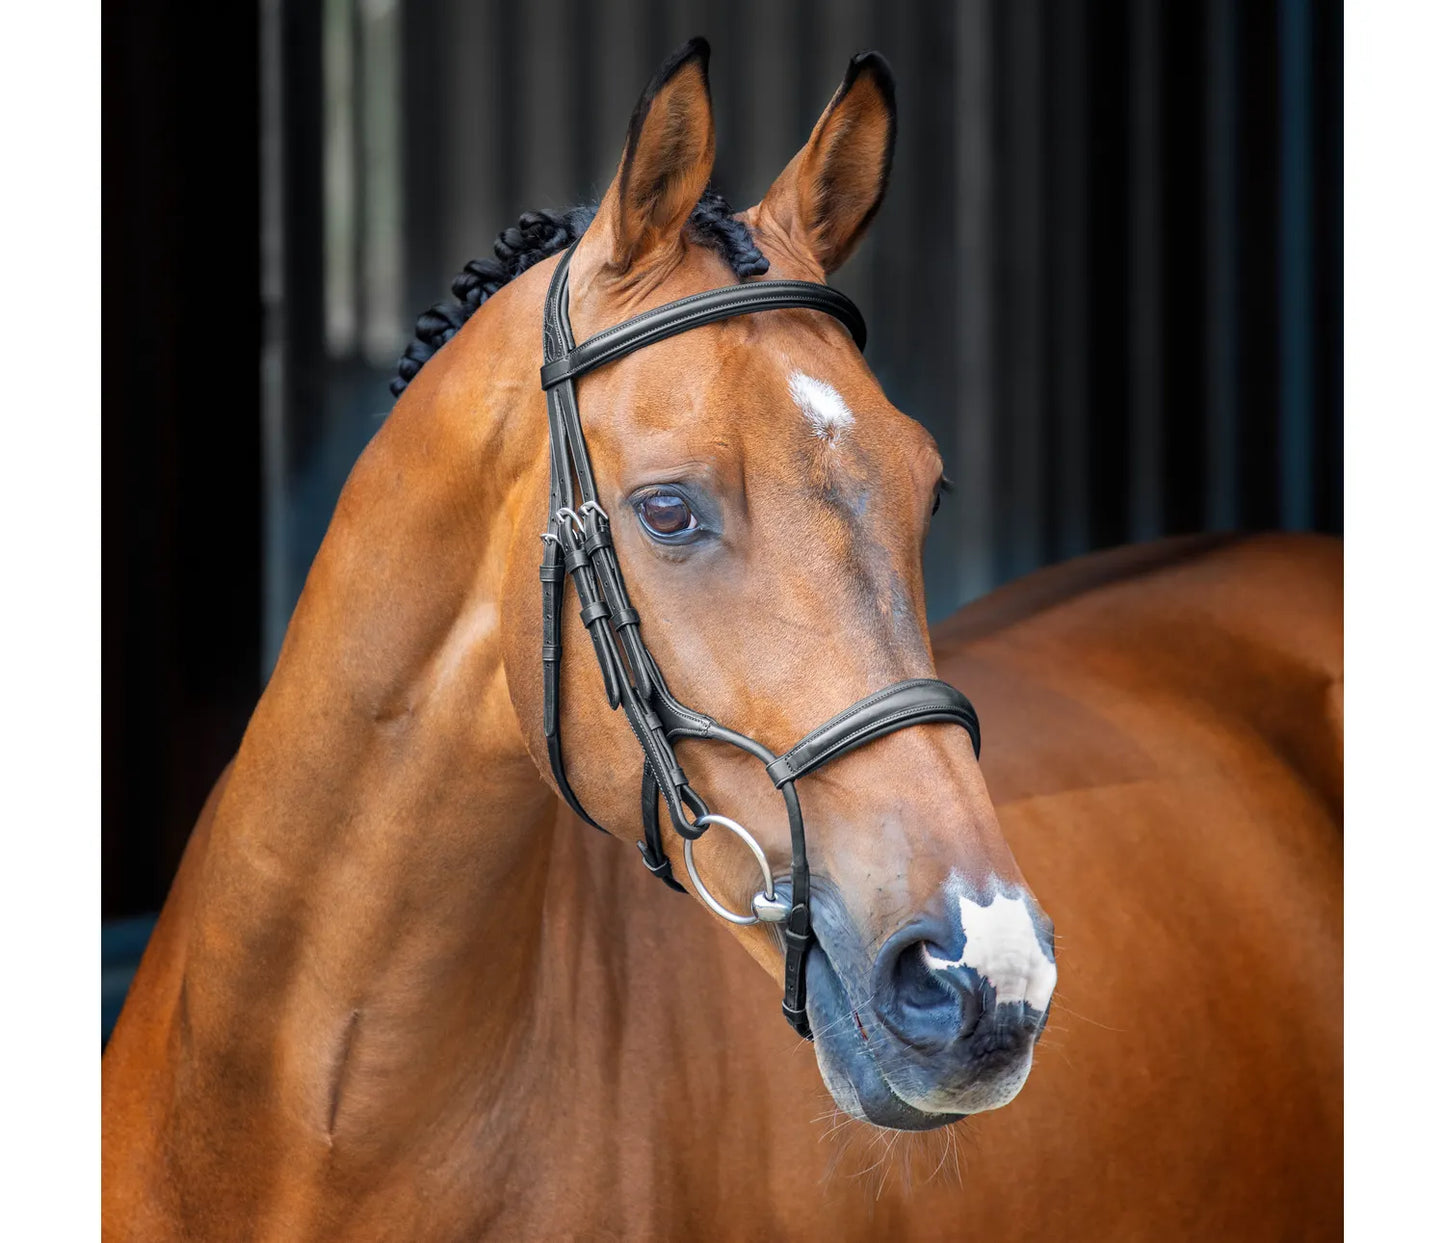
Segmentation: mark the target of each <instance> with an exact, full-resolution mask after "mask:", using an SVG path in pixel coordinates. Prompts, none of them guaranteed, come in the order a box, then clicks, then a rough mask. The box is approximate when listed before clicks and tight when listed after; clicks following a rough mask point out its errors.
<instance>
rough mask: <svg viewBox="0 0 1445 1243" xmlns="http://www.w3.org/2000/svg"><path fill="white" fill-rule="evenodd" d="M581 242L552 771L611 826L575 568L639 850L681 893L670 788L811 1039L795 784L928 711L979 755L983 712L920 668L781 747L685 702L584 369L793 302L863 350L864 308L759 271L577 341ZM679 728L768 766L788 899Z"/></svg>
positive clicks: (569, 388)
mask: <svg viewBox="0 0 1445 1243" xmlns="http://www.w3.org/2000/svg"><path fill="white" fill-rule="evenodd" d="M575 250H576V244H575V243H574V244H573V246H572V247H571V248H570V249H569V250H568V251H567V252H566V254H564V255H563V256H562V259H561V262H559V263H558V265H557V269H556V271H555V272H554V273H553V275H552V283H551V285H550V286H549V288H548V290H547V302H546V306H545V308H544V312H543V318H542V350H543V367H542V388H543V389H544V390H545V391H546V394H547V426H548V432H549V435H550V439H551V475H552V486H551V498H550V517H549V519H548V523H547V530H546V532H545V533H544V534H543V536H542V541H543V544H544V547H545V551H544V553H543V556H542V569H541V577H542V671H543V709H542V722H543V732H544V734H545V736H546V739H547V754H548V758H549V759H550V761H551V765H552V775H553V777H554V778H555V780H556V782H557V789H558V791H559V792H560V793H561V795H562V797H563V798H564V799H565V800H566V801H567V805H568V806H569V807H571V808H572V810H573V811H574V812H576V813H577V815H579V816H580V817H581V818H582V819H583V820H585V821H586V822H587V823H588V824H590V825H592V826H593V827H594V828H598V829H601V828H602V826H601V825H599V824H598V823H597V822H596V821H595V820H593V819H592V817H591V816H589V815H588V814H587V812H586V811H585V810H583V807H582V804H581V803H580V802H579V801H578V799H577V796H576V794H575V793H573V790H572V787H571V785H570V784H569V783H568V781H567V772H566V768H565V766H564V764H563V761H562V737H561V717H560V713H559V691H560V686H561V673H562V602H563V595H564V590H565V580H566V579H567V578H570V579H571V580H572V585H573V587H574V588H575V590H576V593H577V600H578V604H579V605H580V609H581V616H582V624H583V626H584V627H585V628H586V630H587V632H588V634H589V635H590V636H591V638H592V646H593V649H594V651H595V652H596V655H597V664H598V667H599V668H600V670H601V673H602V684H603V687H604V689H605V690H606V692H607V702H608V704H609V706H610V707H612V708H613V709H614V710H615V709H616V708H618V707H619V706H620V707H621V708H622V710H623V712H624V713H625V714H626V716H627V721H628V723H629V724H630V725H631V726H632V732H633V733H634V734H636V736H637V741H638V743H639V744H640V745H641V747H642V754H643V765H642V825H643V840H642V841H640V842H638V843H637V845H638V849H639V850H641V852H642V858H643V861H644V862H645V863H646V865H647V868H648V870H649V871H650V872H651V873H652V874H653V875H654V876H656V877H658V878H659V879H660V880H662V881H663V883H664V884H666V885H668V886H670V887H671V888H673V889H676V890H678V891H679V892H685V890H683V887H682V886H681V885H679V884H678V883H677V880H676V879H675V878H674V876H673V873H672V864H671V862H670V861H669V860H668V857H667V854H666V853H665V851H664V849H663V843H662V828H661V825H660V823H659V814H658V796H659V794H660V795H661V797H662V801H663V802H664V803H665V804H666V806H667V812H668V818H669V819H670V820H671V822H672V827H673V829H674V830H675V831H676V833H677V834H678V836H679V837H681V838H682V839H683V857H684V861H685V863H686V865H687V870H688V874H689V876H690V877H691V879H692V882H693V885H694V887H695V888H696V890H697V892H698V896H699V897H700V898H701V899H702V900H703V902H704V903H706V905H707V906H708V907H709V908H710V909H711V910H713V911H714V912H716V913H717V914H718V915H720V916H722V917H723V918H724V919H727V920H730V921H731V922H733V923H736V924H754V923H758V922H759V921H762V922H766V923H777V924H781V925H782V935H783V945H784V969H783V981H784V983H783V1015H784V1017H786V1018H787V1020H788V1022H789V1024H791V1025H792V1027H793V1029H794V1030H795V1031H796V1032H797V1033H798V1034H799V1035H800V1036H802V1037H804V1038H805V1039H809V1040H811V1039H812V1032H811V1030H810V1028H809V1025H808V1015H807V979H806V974H805V966H806V962H807V955H808V950H809V949H810V948H811V946H812V944H813V939H814V937H813V923H812V909H811V897H810V881H809V875H808V853H807V842H806V840H805V837H804V833H803V812H802V808H801V807H800V806H799V803H798V793H797V790H796V789H795V788H794V783H795V782H796V781H797V780H798V778H800V777H803V776H805V775H806V774H808V773H810V772H813V771H814V770H816V769H818V768H821V767H822V766H823V765H824V764H828V763H830V762H832V761H833V760H836V759H838V758H839V757H840V756H843V755H847V754H848V753H849V752H850V751H853V750H856V749H857V748H858V747H861V746H863V745H864V744H866V743H869V742H872V741H873V740H874V739H875V738H882V737H884V736H885V735H887V734H891V733H894V732H895V731H897V730H900V729H905V728H907V727H908V726H910V725H920V724H923V723H925V722H930V721H935V722H949V723H953V724H956V725H961V726H962V727H963V728H964V729H966V730H967V731H968V733H969V737H970V739H971V740H972V742H973V750H974V755H975V756H977V755H978V753H979V746H980V736H979V725H978V715H977V714H976V713H975V712H974V710H973V705H972V704H970V703H969V701H968V699H967V698H966V697H965V696H964V695H963V694H962V692H960V691H958V690H956V689H954V688H953V687H952V686H950V685H949V684H948V683H946V682H942V681H939V680H937V679H936V678H910V679H907V680H906V681H902V682H895V683H894V684H893V685H891V686H886V687H884V688H883V689H881V690H877V691H874V692H873V693H872V694H870V695H866V696H865V697H864V698H862V699H860V700H859V701H858V702H857V703H855V704H853V705H852V706H851V707H849V708H846V709H844V710H843V711H842V712H840V713H838V715H837V716H834V717H832V718H831V719H830V720H828V721H825V722H824V723H823V724H822V725H820V726H818V728H817V729H815V730H813V731H812V732H811V733H809V734H808V735H807V736H806V737H805V738H803V739H802V740H801V741H800V742H798V743H797V744H796V745H795V746H793V747H792V748H791V749H790V750H788V751H787V752H785V753H784V754H782V755H775V754H774V753H773V752H772V751H770V750H769V749H768V748H767V747H765V746H764V745H763V744H762V743H760V742H758V741H757V740H756V739H753V738H749V737H748V736H747V735H745V734H740V733H738V732H736V731H735V730H731V729H728V728H727V727H726V726H724V725H722V724H720V723H719V722H717V721H715V720H714V719H713V718H712V717H710V716H707V715H706V714H705V713H701V712H697V711H695V710H694V709H692V708H688V707H686V706H684V705H683V704H682V703H680V702H678V700H677V699H676V698H674V697H673V695H672V693H671V692H670V691H669V690H668V688H667V683H666V681H665V680H664V679H663V676H662V672H661V670H660V669H659V668H658V666H657V662H656V661H655V660H654V659H653V657H652V653H651V652H650V651H649V650H648V648H647V644H646V642H645V641H644V640H643V637H642V627H641V619H640V618H639V617H638V614H637V610H636V609H634V608H633V607H632V603H631V601H630V600H629V598H628V595H627V585H626V583H625V582H624V581H623V577H622V569H621V567H620V566H619V565H618V562H617V554H616V551H615V549H614V547H613V543H612V533H611V522H610V519H609V517H608V515H607V512H606V511H605V510H604V509H603V507H602V505H601V504H600V503H599V502H598V499H597V482H596V479H595V478H594V476H593V474H592V464H591V461H590V459H589V458H588V455H587V442H586V440H585V439H584V437H583V435H582V423H581V419H580V416H579V413H578V408H577V391H576V388H575V381H576V380H577V379H578V378H580V377H581V376H583V375H586V374H587V373H588V372H589V371H593V370H595V369H597V368H598V367H603V366H606V365H607V364H608V363H611V362H615V361H616V360H617V359H619V358H622V357H624V356H625V355H627V354H630V353H632V352H633V351H634V350H640V349H642V348H644V347H645V346H648V345H651V344H653V343H654V342H657V341H661V340H664V339H665V338H667V337H671V336H676V335H677V334H678V333H681V332H686V331H688V330H689V329H691V328H697V327H700V326H702V325H703V324H710V323H714V322H716V321H718V320H722V319H729V318H731V317H732V316H735V315H750V314H753V313H755V312H759V311H769V310H778V309H784V308H801V309H805V310H814V311H822V312H823V313H824V314H826V315H831V316H832V317H833V318H834V319H836V320H838V321H839V322H840V323H842V324H843V325H844V326H845V327H846V328H847V329H848V331H849V332H850V333H851V334H852V337H853V340H854V341H855V342H856V344H857V346H858V348H859V349H860V350H861V349H862V348H863V345H864V342H865V340H866V336H867V330H866V328H865V327H864V324H863V317H862V315H861V314H859V311H858V308H857V307H856V306H854V305H853V303H852V302H851V301H850V300H849V299H848V298H847V297H845V296H844V295H843V294H841V293H839V292H838V291H837V290H835V289H830V288H829V287H828V286H826V285H819V284H815V283H813V282H811V281H782V280H778V281H755V282H750V283H744V284H741V285H732V286H728V287H726V288H722V289H710V290H708V291H707V292H706V293H700V294H694V295H692V296H691V297H687V298H681V299H679V300H678V301H676V302H669V303H667V304H666V305H664V306H660V307H657V308H656V309H655V310H651V311H647V312H644V313H643V314H641V315H637V316H634V317H633V318H632V319H628V320H625V321H623V322H622V323H620V324H617V325H615V326H614V327H612V328H608V329H606V330H605V331H603V332H599V333H598V334H597V335H596V336H594V337H591V338H589V339H588V340H586V341H584V342H583V343H582V344H581V345H577V344H576V342H575V341H574V340H573V338H572V325H571V322H570V320H569V318H568V314H567V307H568V292H567V280H568V269H569V267H570V265H571V261H572V254H573V251H575ZM574 480H575V486H574ZM681 738H695V739H703V740H708V741H713V742H723V743H727V744H729V745H730V746H734V747H736V748H738V749H739V750H740V751H745V752H747V753H748V754H749V755H752V756H754V757H755V758H756V759H757V760H758V761H759V762H760V763H762V764H763V765H765V766H766V770H767V774H768V776H769V777H770V778H771V779H772V782H773V784H774V785H775V786H776V787H777V789H778V792H779V793H780V794H781V795H782V797H783V803H784V805H785V806H786V808H787V813H788V829H789V834H790V836H791V839H792V851H793V858H792V868H791V887H790V890H789V893H788V895H787V897H786V899H785V898H782V897H780V896H779V895H778V893H777V892H776V891H775V890H774V887H773V875H772V868H771V865H770V864H769V863H768V860H767V856H766V854H765V853H764V852H763V849H762V847H761V846H760V845H759V844H758V842H757V840H756V839H755V838H754V837H753V836H752V834H751V833H749V832H748V831H747V829H745V828H744V827H743V826H742V825H740V824H738V823H737V821H735V820H731V819H729V818H728V817H726V816H722V815H716V814H714V813H712V812H710V811H709V810H708V805H707V803H705V802H704V801H703V799H702V796H701V795H699V794H698V793H697V791H696V790H694V789H693V788H692V786H691V785H689V784H688V780H687V775H686V774H685V773H684V772H683V770H682V766H681V765H680V764H679V763H678V760H677V755H676V753H675V751H674V750H673V744H674V743H675V742H676V741H677V740H678V739H681ZM689 812H690V813H691V817H689ZM714 824H717V825H721V826H723V827H724V828H726V829H728V830H729V831H730V832H732V833H734V834H736V835H737V836H738V837H739V838H741V839H742V841H743V842H744V844H746V845H747V846H748V848H749V849H750V850H751V852H752V854H753V856H754V858H755V859H756V860H757V862H758V866H759V868H760V869H761V871H762V876H763V887H762V889H761V890H760V891H759V892H758V893H757V894H755V895H754V897H753V901H752V912H751V914H741V915H740V914H738V913H736V912H733V911H730V910H728V909H727V908H726V907H724V906H722V904H721V903H719V902H718V901H717V900H716V899H715V898H714V897H713V895H712V894H711V893H709V892H708V890H707V888H706V886H705V885H703V883H702V881H701V879H700V878H699V876H698V874H697V869H696V867H695V865H694V863H693V843H694V842H695V841H696V840H697V839H698V838H700V837H701V836H702V835H703V833H704V832H706V831H707V829H708V828H709V827H710V826H712V825H714ZM604 831H605V830H604Z"/></svg>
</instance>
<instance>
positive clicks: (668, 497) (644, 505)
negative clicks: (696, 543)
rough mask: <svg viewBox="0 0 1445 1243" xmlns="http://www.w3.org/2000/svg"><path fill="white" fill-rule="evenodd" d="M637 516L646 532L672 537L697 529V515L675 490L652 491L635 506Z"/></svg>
mask: <svg viewBox="0 0 1445 1243" xmlns="http://www.w3.org/2000/svg"><path fill="white" fill-rule="evenodd" d="M637 516H638V517H639V518H641V519H642V525H643V526H644V527H645V528H646V529H647V532H648V534H650V535H655V536H657V537H658V538H659V539H673V538H676V537H677V536H679V535H684V534H686V533H687V532H688V531H694V530H696V529H697V515H696V514H694V513H693V512H692V508H691V507H690V506H689V505H688V503H687V502H686V501H685V500H683V498H682V497H680V496H679V495H678V494H677V493H676V492H654V493H653V494H652V495H651V496H648V497H644V498H643V500H642V501H641V502H640V503H639V504H638V506H637Z"/></svg>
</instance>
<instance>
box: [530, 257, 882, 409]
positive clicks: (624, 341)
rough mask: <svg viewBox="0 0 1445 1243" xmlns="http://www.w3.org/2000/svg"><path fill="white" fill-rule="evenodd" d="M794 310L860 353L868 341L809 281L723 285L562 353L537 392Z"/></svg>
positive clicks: (847, 306) (863, 329)
mask: <svg viewBox="0 0 1445 1243" xmlns="http://www.w3.org/2000/svg"><path fill="white" fill-rule="evenodd" d="M791 308H797V309H801V310H808V311H822V312H824V313H825V314H828V315H831V316H832V317H833V318H834V319H836V320H838V321H839V322H840V323H842V324H843V325H844V327H846V328H847V329H848V331H849V332H850V333H851V334H852V335H853V340H854V342H855V343H856V344H857V346H858V348H859V349H860V350H861V349H862V348H863V346H864V345H865V344H866V343H867V341H868V328H867V326H866V325H865V324H864V323H863V316H862V315H861V314H860V313H859V311H858V308H857V307H856V306H854V305H853V302H852V300H851V299H850V298H849V297H848V296H847V295H846V294H841V293H839V292H838V291H837V290H836V289H830V288H829V287H828V286H827V285H818V284H815V283H814V282H812V281H759V282H757V283H756V284H751V285H725V286H724V287H723V288H721V289H709V290H707V291H706V292H705V293H695V294H692V295H691V296H690V297H686V298H679V299H677V301H675V302H668V303H665V304H664V305H662V306H659V307H656V308H654V309H653V310H651V311H644V312H643V313H642V314H641V315H634V316H633V317H632V318H631V319H625V320H623V321H622V322H621V323H620V324H615V325H614V326H613V327H611V328H606V329H604V330H603V331H601V332H599V333H598V334H597V335H596V336H595V337H588V338H587V340H585V341H584V342H582V344H581V345H579V346H576V347H574V348H573V349H570V350H568V351H567V352H566V353H565V354H563V355H562V356H561V357H560V358H556V359H553V360H552V361H550V362H547V363H544V364H543V366H542V387H543V388H544V389H550V388H553V387H555V386H556V385H558V384H561V383H562V382H563V381H564V380H575V379H577V378H578V377H579V376H583V375H586V374H587V372H589V371H595V370H596V369H597V368H598V367H602V366H605V365H606V364H607V363H610V362H615V361H616V360H617V359H619V358H621V357H623V355H625V354H631V353H632V352H633V351H634V350H640V349H642V348H643V346H646V345H653V344H655V343H656V342H658V341H663V340H665V339H666V338H668V337H675V336H677V335H678V334H679V333H683V332H687V331H689V330H690V329H692V328H701V327H702V326H703V325H704V324H712V323H716V322H717V321H718V320H721V319H731V318H732V317H733V316H735V315H750V314H752V313H753V312H755V311H782V310H788V309H791Z"/></svg>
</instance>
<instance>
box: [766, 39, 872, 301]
mask: <svg viewBox="0 0 1445 1243" xmlns="http://www.w3.org/2000/svg"><path fill="white" fill-rule="evenodd" d="M897 130H898V109H897V107H896V105H895V103H894V99H893V70H892V69H890V68H889V66H888V62H887V61H886V60H884V59H883V57H882V56H880V55H879V54H878V53H877V52H859V53H858V55H857V56H855V57H853V59H852V60H851V61H849V62H848V72H847V74H845V75H844V77H843V83H842V85H841V86H839V87H838V90H837V91H836V92H835V93H834V95H833V98H832V100H831V102H830V103H829V104H828V107H827V108H826V109H825V110H824V112H823V115H822V116H821V117H819V118H818V124H817V125H815V126H814V127H813V133H812V136H811V137H810V138H809V139H808V142H807V145H806V146H804V148H803V149H802V150H801V151H799V152H798V154H797V155H795V156H794V157H793V159H792V162H791V163H790V164H789V165H788V167H787V168H785V169H784V170H783V171H782V173H781V175H780V176H779V177H778V179H777V181H775V182H773V184H772V187H771V188H770V189H769V190H768V192H767V194H766V195H764V196H763V201H762V203H760V204H759V206H758V212H759V214H760V215H761V216H762V217H763V218H764V219H767V220H769V221H770V224H771V226H772V228H775V229H778V230H781V231H782V232H783V233H784V234H786V235H787V236H788V237H790V238H791V239H792V241H793V242H794V244H795V245H797V246H798V247H799V248H800V249H801V250H802V251H803V253H805V254H807V255H811V256H812V258H813V259H814V260H816V261H817V263H818V266H819V267H821V268H822V269H823V271H824V272H825V273H827V272H832V271H834V270H836V269H837V268H839V267H841V266H842V265H843V262H844V260H846V259H847V258H848V256H849V255H851V254H852V253H853V250H854V248H855V247H856V246H857V245H858V243H859V242H860V241H861V240H862V238H863V234H864V232H865V231H866V230H867V228H868V225H869V224H870V223H871V221H872V220H873V217H874V215H875V214H877V211H878V208H879V207H880V206H881V205H882V202H883V194H884V192H885V191H886V190H887V189H888V173H889V171H890V169H891V168H892V167H893V140H894V136H895V135H896V133H897Z"/></svg>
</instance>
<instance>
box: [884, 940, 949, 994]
mask: <svg viewBox="0 0 1445 1243" xmlns="http://www.w3.org/2000/svg"><path fill="white" fill-rule="evenodd" d="M929 952H930V951H929V947H928V943H927V942H926V941H915V942H914V943H913V944H912V945H910V946H909V947H908V948H907V949H905V950H904V951H903V952H902V953H901V954H899V955H898V963H897V967H896V969H895V970H894V973H893V987H894V989H895V990H896V992H895V995H896V996H897V998H898V1001H899V1002H900V1003H901V1004H902V1005H905V1006H908V1007H910V1008H912V1009H915V1010H927V1009H929V1008H931V1007H933V1006H937V1005H941V1004H944V1003H946V1002H947V1001H948V1000H949V998H950V990H948V989H946V988H944V987H943V985H942V984H941V983H940V982H939V980H938V978H937V977H936V976H935V975H934V973H933V970H932V968H930V967H929V965H928V958H929Z"/></svg>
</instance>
